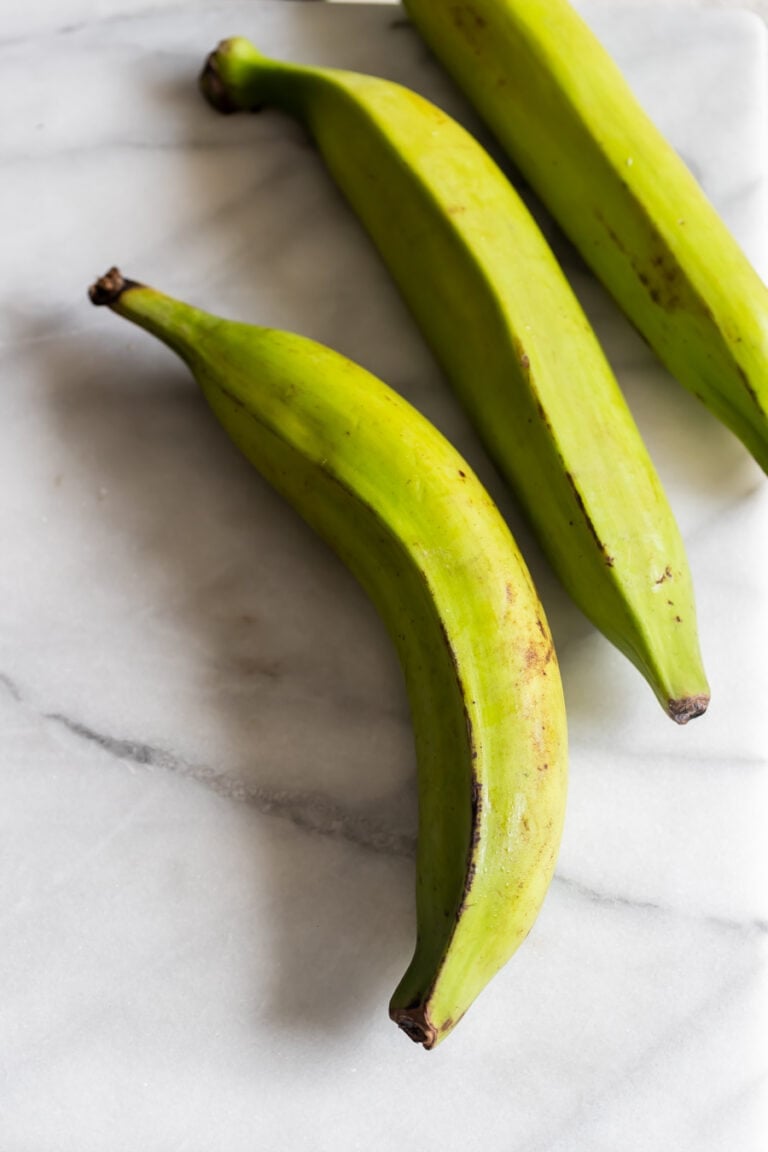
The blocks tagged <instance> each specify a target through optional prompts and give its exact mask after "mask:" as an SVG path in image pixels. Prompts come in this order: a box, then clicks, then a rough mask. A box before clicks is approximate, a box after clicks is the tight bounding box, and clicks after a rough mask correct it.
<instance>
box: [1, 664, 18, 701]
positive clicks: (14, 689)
mask: <svg viewBox="0 0 768 1152" xmlns="http://www.w3.org/2000/svg"><path fill="white" fill-rule="evenodd" d="M0 685H2V687H3V688H5V690H6V692H7V693H8V695H9V696H10V697H11V699H12V700H15V701H16V703H17V704H21V703H22V695H21V689H20V688H19V686H18V684H17V683H16V681H15V680H12V679H11V677H10V676H6V674H5V673H4V672H0Z"/></svg>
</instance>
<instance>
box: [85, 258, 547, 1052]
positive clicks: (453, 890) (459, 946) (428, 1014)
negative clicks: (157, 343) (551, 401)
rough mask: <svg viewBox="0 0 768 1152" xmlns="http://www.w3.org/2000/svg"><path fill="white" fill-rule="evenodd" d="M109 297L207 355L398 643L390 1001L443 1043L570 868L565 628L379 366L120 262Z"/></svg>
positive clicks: (201, 364) (180, 345) (99, 299)
mask: <svg viewBox="0 0 768 1152" xmlns="http://www.w3.org/2000/svg"><path fill="white" fill-rule="evenodd" d="M90 295H91V299H92V300H93V302H94V303H95V304H106V305H108V306H109V307H110V308H112V310H113V311H115V312H117V313H118V314H119V315H121V316H124V317H126V318H127V319H128V320H131V321H133V322H134V323H136V324H139V325H141V326H142V327H143V328H146V329H147V330H148V331H149V332H151V333H153V334H154V335H155V336H157V337H158V338H159V339H160V340H162V341H164V342H165V343H166V344H167V345H168V346H169V347H171V348H172V349H173V350H174V351H175V352H177V353H178V355H179V356H181V358H182V359H183V360H184V361H185V363H186V364H187V365H188V366H189V368H190V369H191V371H192V373H193V374H194V376H195V377H196V379H197V381H198V383H199V384H200V386H201V388H202V390H203V393H204V394H205V397H206V399H207V401H208V403H209V404H210V406H211V408H212V409H213V412H214V413H215V415H216V416H217V417H218V419H219V420H220V421H221V423H222V425H223V426H224V428H225V429H226V431H227V432H228V433H229V435H230V436H231V438H232V440H233V441H234V443H235V444H236V445H237V447H238V448H239V449H240V450H241V451H242V452H243V453H244V454H245V455H246V456H247V457H248V459H249V460H251V461H252V462H253V464H254V465H255V466H256V468H257V469H258V470H259V472H260V473H261V474H262V476H264V477H265V479H266V480H268V481H269V483H270V484H272V485H273V486H274V487H275V488H276V489H277V491H278V492H279V493H281V495H282V496H284V497H285V498H286V500H288V502H289V503H290V504H291V505H292V506H293V507H294V508H295V509H296V510H297V512H298V513H299V514H300V515H301V516H302V517H303V518H304V519H305V520H306V521H307V523H308V524H310V525H311V526H312V527H313V528H314V529H315V530H316V531H317V532H318V533H319V534H320V535H321V536H322V537H323V538H324V539H325V540H326V541H328V543H329V544H330V545H331V546H332V547H333V548H334V550H335V551H336V552H337V554H338V555H339V557H340V558H341V559H342V560H343V561H344V563H345V564H346V565H347V566H348V567H349V569H350V570H351V572H352V573H353V574H354V575H355V576H356V577H357V579H358V580H359V581H360V583H361V584H362V585H363V587H364V588H365V589H366V590H367V592H368V593H369V594H370V596H371V598H372V600H373V602H374V604H375V605H376V606H377V608H378V610H379V612H380V613H381V615H382V617H383V619H384V622H385V623H386V625H387V628H388V631H389V633H390V635H391V637H392V639H393V641H394V643H395V644H396V646H397V649H398V652H399V656H400V660H401V663H402V667H403V670H404V675H405V681H406V687H407V690H408V695H409V701H410V706H411V714H412V720H413V728H414V735H415V743H416V753H417V758H418V765H419V838H418V857H417V917H418V938H417V944H416V950H415V954H414V957H413V960H412V961H411V964H410V966H409V968H408V970H407V972H406V973H405V975H404V977H403V979H402V981H401V983H400V985H399V987H398V988H397V990H396V991H395V994H394V996H393V998H392V1003H391V1005H390V1014H391V1016H392V1018H393V1019H394V1020H395V1021H396V1022H397V1023H398V1024H399V1025H400V1027H401V1028H402V1029H404V1031H405V1032H406V1033H407V1034H408V1035H409V1036H410V1037H411V1038H412V1039H413V1040H415V1041H418V1042H420V1043H422V1044H424V1046H425V1047H427V1048H431V1047H433V1046H434V1045H435V1044H437V1043H438V1042H439V1041H440V1040H441V1039H442V1038H443V1037H444V1036H445V1035H447V1033H448V1032H449V1031H450V1030H451V1029H452V1028H453V1027H454V1026H455V1025H456V1024H457V1023H458V1021H459V1019H460V1017H461V1016H462V1014H463V1013H464V1012H465V1011H466V1009H467V1008H468V1007H469V1005H470V1004H471V1003H472V1001H473V1000H474V998H475V997H476V996H477V995H478V993H479V992H480V991H481V990H482V988H483V987H484V985H485V984H486V983H487V982H488V980H490V979H491V977H492V976H493V975H494V973H495V972H496V971H497V970H498V969H499V968H500V967H501V965H502V964H504V963H505V962H506V960H507V959H508V958H509V957H510V956H511V954H512V953H513V952H514V951H515V949H516V948H517V947H518V945H519V944H520V943H521V941H522V940H523V939H524V938H525V936H526V935H527V933H528V931H529V930H530V928H531V925H532V924H533V921H534V919H535V917H536V914H537V912H538V910H539V907H540V905H541V903H542V901H543V899H544V896H545V893H546V891H547V887H548V885H549V882H550V879H551V877H552V873H553V870H554V865H555V858H556V855H557V849H558V845H559V841H560V835H561V831H562V824H563V816H564V809H565V795H566V727H565V710H564V703H563V694H562V687H561V683H560V675H559V671H558V666H557V661H556V658H555V654H554V650H553V647H552V639H551V636H550V633H549V629H548V627H547V623H546V620H545V617H544V613H543V610H542V607H541V605H540V603H539V601H538V597H537V595H536V592H535V590H534V588H533V585H532V583H531V578H530V575H529V573H528V570H527V568H526V566H525V563H524V561H523V559H522V557H521V556H520V553H519V552H518V550H517V548H516V546H515V543H514V540H513V539H512V537H511V535H510V532H509V529H508V528H507V526H506V524H505V523H504V521H503V519H502V517H501V515H500V514H499V512H498V510H497V509H496V507H495V505H494V504H493V502H492V501H491V499H490V497H489V496H488V494H487V492H486V491H485V489H484V488H483V487H482V485H481V484H480V481H479V480H478V479H477V478H476V476H475V475H474V474H473V472H472V470H471V468H470V467H469V465H468V464H467V463H466V462H465V461H464V460H463V458H462V457H461V456H460V455H459V454H458V453H457V452H456V451H455V450H454V449H453V448H452V447H451V445H450V444H449V443H448V442H447V441H446V440H445V439H444V437H443V436H442V435H441V434H440V433H439V432H438V431H437V429H436V428H434V427H433V425H432V424H430V423H429V421H428V420H426V419H425V418H424V417H423V416H421V415H420V413H418V412H417V411H416V410H415V409H414V408H412V407H411V406H410V405H409V404H408V403H407V402H406V401H405V400H403V399H402V398H401V397H400V396H398V395H397V393H395V392H393V391H392V390H391V389H389V388H388V387H387V386H386V385H384V384H383V383H382V382H381V381H380V380H378V379H377V378H376V377H374V376H371V375H370V374H369V373H368V372H366V371H364V370H363V369H362V368H360V367H358V366H357V365H356V364H353V363H351V362H350V361H349V360H346V359H345V358H344V357H342V356H340V355H339V354H337V353H335V352H332V351H331V350H330V349H328V348H325V347H323V346H322V345H319V344H316V343H314V342H313V341H310V340H307V339H304V338H302V337H300V336H295V335H291V334H289V333H286V332H277V331H272V330H269V329H265V328H257V327H253V326H251V325H246V324H237V323H232V322H228V321H225V320H220V319H218V318H216V317H214V316H210V315H208V314H206V313H205V312H201V311H198V310H197V309H195V308H192V307H190V306H188V305H186V304H182V303H179V302H178V301H175V300H172V299H170V298H169V297H167V296H164V295H162V294H161V293H159V292H156V291H154V290H152V289H151V288H147V287H144V286H143V285H139V284H136V283H134V282H133V281H130V280H124V279H123V278H122V276H121V275H120V273H119V272H118V271H117V269H112V270H111V272H109V273H108V274H107V275H106V276H105V277H103V278H102V279H101V280H99V281H98V282H97V283H96V284H95V285H94V286H93V287H92V289H91V292H90Z"/></svg>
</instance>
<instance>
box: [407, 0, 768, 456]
mask: <svg viewBox="0 0 768 1152" xmlns="http://www.w3.org/2000/svg"><path fill="white" fill-rule="evenodd" d="M405 7H406V9H407V12H408V15H409V16H410V17H411V19H412V20H413V23H414V24H415V25H416V27H417V28H418V30H419V32H420V33H421V34H422V36H423V37H424V39H425V40H426V42H427V44H428V45H429V47H430V48H431V49H432V51H433V52H434V53H435V55H436V56H437V58H438V59H439V60H440V61H441V63H442V64H444V65H445V67H446V69H447V70H448V72H450V74H451V75H452V77H453V78H454V80H455V81H456V83H457V84H458V85H459V86H460V87H461V88H462V89H463V91H464V93H465V94H466V95H467V97H468V98H469V99H470V100H471V101H472V103H473V104H474V105H475V107H476V108H477V110H478V112H479V113H480V115H481V116H482V117H483V118H484V119H485V121H486V122H487V124H488V126H489V127H490V128H491V130H492V131H493V132H494V133H495V134H496V136H497V137H498V139H499V141H500V142H501V144H502V146H503V147H504V148H505V149H506V150H507V152H508V153H509V155H510V156H511V158H512V159H513V160H514V162H515V164H516V165H517V166H518V167H519V169H520V171H521V172H522V173H523V175H524V176H525V178H526V179H527V180H528V182H529V183H530V185H531V187H532V188H533V189H534V190H535V191H536V193H537V194H538V196H539V197H540V198H541V200H542V201H543V202H544V204H546V206H547V207H548V208H549V210H550V212H551V213H552V215H553V216H554V217H555V219H556V220H557V221H558V223H559V224H560V226H561V228H562V229H563V231H564V232H566V233H567V234H568V236H569V237H570V238H571V240H572V241H573V243H574V244H575V245H576V247H577V248H578V249H579V251H580V252H581V254H582V256H583V257H584V259H585V260H586V262H587V264H589V265H590V267H591V268H592V270H593V271H594V272H595V274H596V275H597V276H598V277H599V278H600V280H602V282H603V284H604V285H605V287H606V288H607V289H608V291H609V292H610V293H611V294H612V295H613V296H614V298H615V299H616V301H617V303H618V304H619V305H620V306H621V308H622V309H623V310H624V312H625V313H626V315H627V317H628V318H629V319H630V320H631V322H632V323H633V324H634V325H635V327H636V328H637V329H638V331H639V332H640V333H641V334H642V335H643V336H644V337H645V339H646V340H647V342H648V343H649V344H650V346H651V347H652V348H653V349H654V350H655V352H656V354H657V355H658V356H659V358H660V360H661V361H662V362H663V363H664V364H665V365H666V367H667V368H668V369H669V370H670V372H671V373H672V374H673V376H676V377H677V379H678V380H679V381H680V383H681V384H683V385H685V387H686V388H688V389H689V390H690V391H691V392H693V393H694V395H696V396H697V397H698V398H699V399H700V400H701V401H702V402H703V403H704V404H705V405H706V406H707V407H708V408H709V409H710V411H711V412H713V413H714V415H715V416H717V417H718V418H719V419H720V420H721V421H722V422H723V423H724V424H725V425H726V426H727V427H728V428H730V429H731V431H732V432H734V433H735V434H736V436H738V437H739V438H740V439H741V441H742V442H743V444H744V445H745V446H746V448H747V449H748V450H749V451H750V452H751V453H752V455H753V456H754V458H755V460H756V461H757V462H758V464H759V465H760V466H761V468H762V469H763V471H768V289H766V286H765V285H764V284H763V282H762V281H761V279H760V277H759V276H758V275H757V273H756V272H755V270H754V269H753V268H752V267H751V265H750V263H749V261H748V259H747V257H746V256H745V254H744V253H743V252H742V250H741V248H740V247H739V245H738V244H737V242H736V240H735V239H734V238H733V236H732V235H731V234H730V232H729V231H728V229H727V227H726V226H725V224H724V223H723V221H722V220H721V219H720V217H719V215H718V213H717V212H716V210H715V209H714V207H713V206H712V204H711V203H710V202H709V200H708V199H707V197H706V196H705V194H704V192H703V191H702V189H701V187H700V186H699V184H698V183H697V181H696V180H695V178H694V177H693V175H692V174H691V172H690V171H689V170H688V168H687V167H686V165H685V164H684V163H683V161H682V160H681V159H680V157H679V156H678V155H677V153H676V152H675V151H674V149H673V148H672V147H671V146H670V144H669V143H668V142H667V141H666V140H665V139H664V137H663V136H662V134H661V133H660V132H659V131H658V129H657V128H656V127H655V126H654V124H653V123H652V122H651V120H650V119H649V117H648V116H647V115H646V114H645V112H644V111H643V109H642V108H641V106H640V104H639V103H638V101H637V100H636V98H635V97H634V95H633V93H632V91H631V89H630V88H629V85H628V84H627V82H626V81H625V79H624V77H623V76H622V74H621V72H620V70H619V68H618V67H617V65H616V64H615V63H614V61H613V60H612V59H611V57H610V55H609V54H608V52H607V51H606V50H605V48H603V46H602V45H601V44H600V42H599V41H598V39H597V37H596V36H595V35H594V34H593V33H592V32H591V30H590V29H589V27H588V26H587V25H586V23H585V22H584V20H583V19H582V18H581V17H580V16H579V15H578V14H577V12H576V11H575V10H574V9H573V8H572V7H571V5H570V4H569V3H567V0H471V3H462V2H460V0H451V2H450V3H446V2H445V0H405Z"/></svg>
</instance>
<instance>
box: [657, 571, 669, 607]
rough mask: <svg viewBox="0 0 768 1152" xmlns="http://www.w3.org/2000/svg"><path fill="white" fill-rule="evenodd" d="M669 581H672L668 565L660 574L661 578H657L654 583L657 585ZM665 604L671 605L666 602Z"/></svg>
mask: <svg viewBox="0 0 768 1152" xmlns="http://www.w3.org/2000/svg"><path fill="white" fill-rule="evenodd" d="M671 579H672V569H671V568H670V566H669V564H667V566H666V568H665V569H664V571H663V572H662V574H661V576H659V578H658V580H657V581H656V583H657V584H663V583H664V581H665V580H671ZM667 603H668V604H671V603H672V601H671V600H668V601H667Z"/></svg>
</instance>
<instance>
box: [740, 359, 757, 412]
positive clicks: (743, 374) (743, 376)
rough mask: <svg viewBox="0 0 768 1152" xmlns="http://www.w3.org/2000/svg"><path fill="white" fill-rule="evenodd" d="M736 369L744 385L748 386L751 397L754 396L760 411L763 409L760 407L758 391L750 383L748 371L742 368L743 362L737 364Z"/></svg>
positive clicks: (753, 398)
mask: <svg viewBox="0 0 768 1152" xmlns="http://www.w3.org/2000/svg"><path fill="white" fill-rule="evenodd" d="M736 371H737V372H738V374H739V376H740V377H741V382H742V384H743V385H744V387H745V388H746V390H747V392H748V393H749V395H750V397H751V398H752V400H753V402H754V403H755V404H756V405H757V407H758V408H759V409H760V411H762V409H761V408H760V401H759V400H758V398H757V392H756V391H755V390H754V388H753V387H752V385H751V384H750V382H749V377H748V376H747V374H746V372H745V371H744V369H743V368H742V366H741V364H737V365H736Z"/></svg>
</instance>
